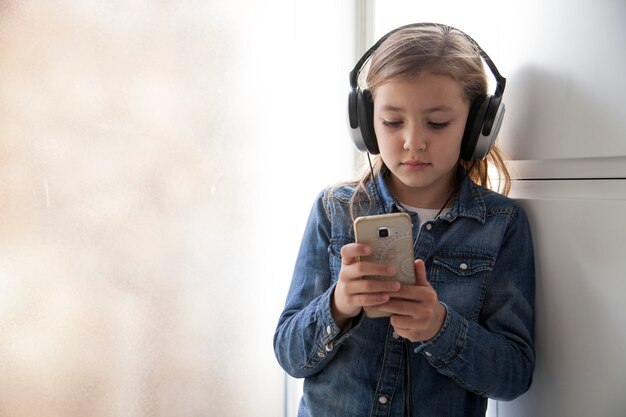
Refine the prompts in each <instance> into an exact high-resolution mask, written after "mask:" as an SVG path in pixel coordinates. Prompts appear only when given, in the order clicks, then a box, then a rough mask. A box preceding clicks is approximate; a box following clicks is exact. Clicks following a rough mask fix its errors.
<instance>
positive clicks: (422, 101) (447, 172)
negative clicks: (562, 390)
mask: <svg viewBox="0 0 626 417" xmlns="http://www.w3.org/2000/svg"><path fill="white" fill-rule="evenodd" d="M481 57H482V58H483V59H484V61H485V62H486V63H487V64H488V66H489V68H490V69H491V70H492V72H493V73H494V75H495V76H496V79H497V80H498V88H497V89H496V93H495V95H494V96H490V95H488V94H487V79H486V75H485V72H484V69H483V65H482V60H481ZM368 60H369V69H368V71H367V78H366V83H367V86H368V88H367V89H366V90H360V89H359V87H358V85H357V79H358V75H359V73H360V72H361V69H362V68H363V66H364V65H365V63H366V61H368ZM504 81H505V80H504V78H502V77H501V76H500V74H499V73H498V72H497V69H496V68H495V65H493V63H492V62H491V60H490V59H489V57H488V56H487V55H486V54H485V53H484V51H482V50H481V49H480V47H479V46H478V45H477V44H476V43H475V42H474V41H473V40H472V39H471V38H469V37H468V36H467V35H465V34H464V33H462V32H461V31H459V30H457V29H454V28H451V27H448V26H443V25H438V24H414V25H408V26H406V27H402V28H399V29H396V30H395V31H392V32H390V33H389V34H388V35H386V36H385V37H383V38H382V39H381V40H380V41H379V42H378V43H377V44H376V45H374V47H372V49H370V51H368V52H367V53H366V55H365V56H364V57H363V58H362V59H361V60H360V61H359V63H358V64H357V67H356V68H355V70H354V71H353V72H352V73H351V82H352V87H353V92H352V94H351V96H350V104H349V106H350V108H349V111H350V124H351V127H352V129H353V131H354V132H353V136H354V140H355V142H356V144H357V146H358V147H359V148H361V149H366V150H367V151H368V158H369V154H378V153H380V155H378V156H376V157H375V160H374V163H373V164H372V162H371V161H370V167H369V168H370V169H369V170H367V172H365V173H364V175H363V176H362V177H361V178H360V179H358V180H356V181H354V182H350V183H345V184H341V185H339V186H335V187H330V188H328V189H326V190H324V191H323V192H322V193H320V195H319V196H318V198H317V201H316V202H315V204H314V206H313V208H312V210H311V213H310V217H309V219H308V222H307V225H306V229H305V233H304V238H303V240H302V245H301V248H300V252H299V255H298V258H297V261H296V265H295V269H294V274H293V280H292V284H291V288H290V290H289V294H288V296H287V302H286V305H285V308H284V311H283V313H282V315H281V317H280V320H279V323H278V327H277V329H276V333H275V336H274V349H275V352H276V356H277V358H278V361H279V363H280V364H281V366H282V367H283V368H284V369H285V370H286V371H287V372H288V373H289V374H290V375H292V376H294V377H296V378H305V381H304V394H303V397H302V400H301V402H300V408H299V413H298V415H299V416H301V417H304V416H314V417H325V416H329V417H330V416H332V417H344V416H358V417H364V416H408V415H415V416H420V417H428V416H445V417H454V416H459V417H461V416H462V417H468V416H484V415H485V412H486V408H487V398H488V397H490V398H495V399H500V400H511V399H513V398H516V397H517V396H519V395H521V394H522V393H524V392H525V391H526V390H527V389H528V388H529V386H530V383H531V379H532V372H533V368H534V363H535V353H534V342H533V333H534V288H535V286H534V285H535V284H534V259H533V249H532V240H531V234H530V230H529V226H528V221H527V218H526V215H525V213H524V211H523V210H522V208H521V207H520V206H519V205H518V204H517V203H516V202H515V201H513V200H511V199H508V198H507V197H505V196H503V195H501V194H498V193H496V192H494V191H490V190H488V189H487V187H488V185H489V181H488V178H487V166H488V163H489V162H491V163H492V164H493V165H494V166H495V167H496V168H497V169H498V171H499V173H500V177H501V178H502V179H503V180H504V183H505V186H504V189H503V190H504V191H503V192H504V194H506V193H507V192H508V187H509V181H510V179H509V176H508V173H507V171H506V168H505V166H504V163H503V161H502V157H501V155H500V152H499V151H498V148H497V146H495V145H493V141H494V140H495V136H496V135H497V130H498V128H499V123H500V120H501V118H502V114H503V110H504V108H503V105H502V104H501V103H500V98H501V95H502V92H503V90H504ZM397 211H403V212H407V213H409V214H410V216H411V219H412V221H413V238H414V241H415V244H414V256H415V259H416V260H415V271H416V277H417V278H416V283H415V285H401V284H400V283H399V282H397V281H394V280H393V277H394V275H395V270H394V269H393V268H392V267H390V266H388V265H383V264H374V263H368V262H364V261H360V260H359V259H360V257H362V256H367V255H368V254H370V253H371V248H370V247H368V246H366V245H362V244H356V243H354V231H353V226H352V225H353V221H354V219H355V218H356V217H358V216H364V215H372V214H381V213H391V212H397ZM372 275H381V276H386V277H389V280H384V281H383V280H369V279H363V277H364V276H372ZM368 309H372V310H377V311H383V312H386V313H389V314H390V317H388V318H377V319H371V318H367V317H365V315H364V310H368Z"/></svg>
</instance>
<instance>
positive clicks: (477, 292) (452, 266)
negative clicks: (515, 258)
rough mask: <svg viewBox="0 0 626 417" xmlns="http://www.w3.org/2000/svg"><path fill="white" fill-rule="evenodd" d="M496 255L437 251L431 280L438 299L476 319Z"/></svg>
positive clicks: (430, 276)
mask: <svg viewBox="0 0 626 417" xmlns="http://www.w3.org/2000/svg"><path fill="white" fill-rule="evenodd" d="M494 262H495V258H493V257H489V256H485V255H482V254H475V253H463V252H447V253H441V254H438V255H435V256H434V257H433V260H432V265H431V268H430V273H429V281H430V283H431V285H432V286H433V288H434V289H435V291H437V296H438V297H439V300H440V301H442V302H444V303H446V304H447V305H448V306H450V307H452V308H453V309H454V310H456V311H457V312H458V313H460V314H461V315H463V316H464V317H465V318H467V319H469V320H477V319H478V314H479V312H480V308H481V306H482V303H483V300H484V298H485V290H486V287H487V282H488V280H489V277H490V275H491V270H492V269H493V264H494Z"/></svg>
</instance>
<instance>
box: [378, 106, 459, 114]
mask: <svg viewBox="0 0 626 417" xmlns="http://www.w3.org/2000/svg"><path fill="white" fill-rule="evenodd" d="M381 110H384V111H390V112H396V113H402V112H403V111H404V109H403V108H401V107H396V106H392V105H391V104H385V105H383V107H382V109H381ZM453 110H454V109H453V108H452V107H450V106H435V107H430V108H428V109H426V110H424V112H423V113H426V114H429V113H436V112H449V111H453Z"/></svg>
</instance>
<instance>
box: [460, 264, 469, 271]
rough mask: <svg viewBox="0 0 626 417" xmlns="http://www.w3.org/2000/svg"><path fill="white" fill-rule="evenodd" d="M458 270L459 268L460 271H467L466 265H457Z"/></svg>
mask: <svg viewBox="0 0 626 417" xmlns="http://www.w3.org/2000/svg"><path fill="white" fill-rule="evenodd" d="M459 268H461V269H462V270H464V271H465V270H466V269H467V264H466V263H462V264H461V265H459Z"/></svg>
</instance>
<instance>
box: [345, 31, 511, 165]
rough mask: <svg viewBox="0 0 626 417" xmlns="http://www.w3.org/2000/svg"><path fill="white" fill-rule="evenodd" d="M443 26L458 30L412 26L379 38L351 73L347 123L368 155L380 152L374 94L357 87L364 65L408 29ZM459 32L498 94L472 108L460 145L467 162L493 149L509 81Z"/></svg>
mask: <svg viewBox="0 0 626 417" xmlns="http://www.w3.org/2000/svg"><path fill="white" fill-rule="evenodd" d="M428 26H434V27H442V28H446V29H455V28H452V27H451V26H446V25H441V24H438V23H413V24H410V25H405V26H401V27H399V28H397V29H394V30H392V31H391V32H389V33H387V34H386V35H385V36H383V37H382V38H380V39H379V40H378V42H376V43H375V44H374V45H373V46H372V47H371V48H370V49H368V50H367V52H365V54H364V55H363V56H362V57H361V59H359V61H358V62H357V63H356V66H355V67H354V69H353V70H352V71H350V95H349V97H348V123H349V131H350V136H351V137H352V141H353V142H354V144H355V145H356V147H357V148H358V149H359V150H360V151H363V152H369V153H370V154H372V155H377V154H379V153H380V150H379V149H378V142H377V140H376V133H374V123H373V119H374V102H373V100H372V93H371V91H370V90H369V89H363V90H362V89H361V88H360V87H359V85H358V78H359V74H360V73H361V70H362V69H363V66H364V65H365V63H366V62H367V61H368V60H369V58H370V57H371V56H372V54H373V53H374V52H375V51H376V49H378V47H379V46H380V45H381V44H382V43H383V42H384V41H385V40H386V39H387V38H388V37H389V36H391V35H392V34H394V33H395V32H398V31H400V30H403V29H406V28H415V27H428ZM455 30H457V31H459V32H460V33H461V34H462V35H464V36H465V38H467V40H468V41H470V42H471V43H472V44H473V45H474V47H475V48H476V49H477V50H478V52H479V53H480V56H481V57H482V59H483V60H484V61H485V63H486V64H487V66H488V67H489V69H490V70H491V72H492V74H493V75H494V77H495V79H496V83H497V86H496V91H495V93H494V94H493V95H489V94H487V95H483V96H479V97H478V98H476V100H474V102H473V103H472V105H471V107H470V111H469V114H468V116H467V122H466V124H465V132H464V133H463V141H462V143H461V158H462V159H463V160H465V161H471V160H480V159H484V158H485V157H486V156H487V154H488V153H489V151H490V150H491V148H492V146H493V143H494V142H495V140H496V137H497V136H498V131H499V130H500V125H501V124H502V119H503V118H504V103H502V94H503V93H504V87H505V85H506V78H504V77H503V76H502V75H500V73H499V72H498V69H497V68H496V66H495V64H494V63H493V61H491V58H489V56H488V55H487V53H486V52H485V51H483V50H482V48H481V47H480V46H479V45H478V43H476V41H475V40H474V39H472V38H471V37H470V36H468V35H467V34H465V33H463V32H462V31H460V30H458V29H455Z"/></svg>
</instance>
